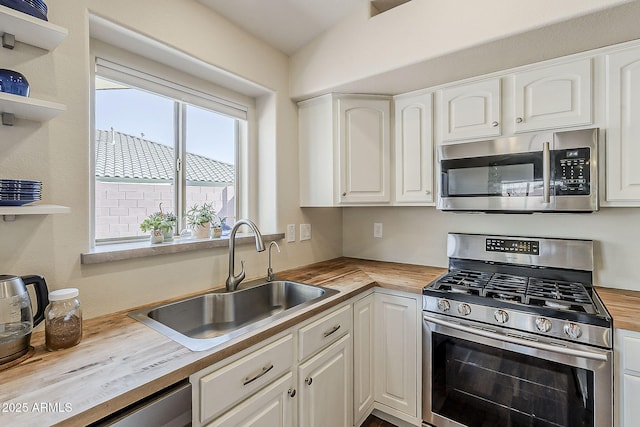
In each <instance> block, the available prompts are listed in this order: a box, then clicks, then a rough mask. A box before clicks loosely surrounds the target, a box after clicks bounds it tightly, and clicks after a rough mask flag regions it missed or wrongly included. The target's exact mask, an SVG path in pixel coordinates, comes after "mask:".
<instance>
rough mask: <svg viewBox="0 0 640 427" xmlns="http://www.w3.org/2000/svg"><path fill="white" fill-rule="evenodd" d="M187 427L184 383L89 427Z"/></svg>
mask: <svg viewBox="0 0 640 427" xmlns="http://www.w3.org/2000/svg"><path fill="white" fill-rule="evenodd" d="M190 425H191V384H190V383H189V381H188V380H184V381H181V382H179V383H176V384H174V385H172V386H169V387H167V388H165V389H163V390H160V391H159V392H157V393H154V394H152V395H151V396H148V397H146V398H144V399H142V400H140V401H138V402H136V403H134V404H133V405H130V406H127V407H126V408H124V409H122V410H120V411H118V412H116V413H114V414H112V415H109V416H108V417H106V418H103V419H102V420H100V421H97V422H95V423H93V424H91V426H95V427H103V426H116V427H184V426H190Z"/></svg>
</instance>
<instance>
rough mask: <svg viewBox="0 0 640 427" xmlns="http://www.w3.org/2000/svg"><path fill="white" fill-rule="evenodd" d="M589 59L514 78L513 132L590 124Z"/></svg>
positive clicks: (518, 75)
mask: <svg viewBox="0 0 640 427" xmlns="http://www.w3.org/2000/svg"><path fill="white" fill-rule="evenodd" d="M591 86H592V83H591V59H590V58H587V59H583V60H580V61H575V62H571V63H567V64H561V65H556V66H552V67H547V68H541V69H534V70H531V71H527V72H522V73H517V74H515V75H514V100H515V106H514V112H515V118H514V120H515V123H514V129H515V132H527V131H532V130H540V129H552V128H559V127H566V126H579V125H587V124H591V123H592V122H593V121H592V117H591V116H592V114H591V110H592V108H591V99H592V98H591Z"/></svg>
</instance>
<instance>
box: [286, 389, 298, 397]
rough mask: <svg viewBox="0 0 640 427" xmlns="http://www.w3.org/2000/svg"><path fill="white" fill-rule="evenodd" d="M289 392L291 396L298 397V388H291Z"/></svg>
mask: <svg viewBox="0 0 640 427" xmlns="http://www.w3.org/2000/svg"><path fill="white" fill-rule="evenodd" d="M287 394H289V397H296V389H295V388H290V389H289V391H288V392H287Z"/></svg>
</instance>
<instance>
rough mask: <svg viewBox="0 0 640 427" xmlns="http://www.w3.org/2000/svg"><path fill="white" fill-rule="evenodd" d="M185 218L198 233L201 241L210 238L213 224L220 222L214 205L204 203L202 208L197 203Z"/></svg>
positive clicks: (197, 235)
mask: <svg viewBox="0 0 640 427" xmlns="http://www.w3.org/2000/svg"><path fill="white" fill-rule="evenodd" d="M185 217H186V219H187V224H188V225H189V226H190V227H191V228H192V229H193V230H194V231H195V232H196V237H198V238H199V239H204V238H208V237H210V236H211V225H212V223H214V222H215V221H219V220H220V218H218V215H216V210H215V209H214V208H213V204H212V203H204V204H203V205H202V206H198V204H197V203H196V204H195V205H193V206H192V207H191V208H189V210H188V211H187V213H186V214H185Z"/></svg>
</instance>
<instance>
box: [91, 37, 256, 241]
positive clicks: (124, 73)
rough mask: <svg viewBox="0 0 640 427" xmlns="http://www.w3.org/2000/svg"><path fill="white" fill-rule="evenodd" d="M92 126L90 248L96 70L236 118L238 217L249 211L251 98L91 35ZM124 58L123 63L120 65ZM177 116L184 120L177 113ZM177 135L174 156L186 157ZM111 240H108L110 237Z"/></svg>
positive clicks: (180, 176)
mask: <svg viewBox="0 0 640 427" xmlns="http://www.w3.org/2000/svg"><path fill="white" fill-rule="evenodd" d="M90 45H91V55H90V57H91V61H92V65H93V66H92V67H91V73H90V82H91V100H90V101H91V108H90V112H91V120H90V124H91V129H90V141H91V150H90V155H91V157H90V174H91V175H90V177H91V179H90V194H91V197H90V236H89V239H90V241H89V245H90V247H91V248H94V247H95V246H96V244H101V242H98V243H97V242H96V239H95V234H96V233H95V226H96V224H95V218H96V215H95V212H96V211H95V209H96V207H95V95H94V94H95V78H96V75H98V76H100V77H104V78H107V79H113V80H114V81H117V82H121V83H124V84H128V85H131V86H132V87H136V88H140V89H142V90H148V91H150V92H153V93H157V94H158V95H163V96H167V97H169V98H172V99H175V100H178V101H183V102H185V103H188V104H191V105H194V106H197V107H202V108H205V109H208V110H212V111H214V112H217V113H220V114H224V115H227V116H229V117H232V118H235V119H238V120H239V121H237V122H236V123H239V125H238V126H237V129H236V138H237V141H238V142H237V145H236V154H235V169H236V172H235V173H236V177H235V179H236V184H235V187H236V190H235V191H236V207H235V209H236V217H238V218H241V217H244V216H246V215H247V213H248V212H250V211H252V210H253V208H251V206H250V205H251V200H253V199H255V195H252V194H249V185H248V183H249V182H250V179H249V177H248V173H249V168H248V165H245V164H244V162H246V161H247V156H248V153H249V152H251V151H253V150H252V149H251V148H250V146H251V145H252V143H251V141H250V138H251V133H252V131H251V127H252V121H253V117H254V115H255V108H256V107H255V99H253V98H251V97H248V96H245V95H242V94H239V93H237V92H234V91H231V90H229V89H225V88H222V87H220V86H217V85H215V84H213V83H210V82H207V81H204V80H202V79H200V78H199V77H196V76H193V75H191V74H189V73H188V72H187V71H182V70H177V69H175V68H171V67H168V66H166V65H163V64H159V63H157V62H154V61H152V60H149V59H147V58H143V57H141V56H139V55H135V54H133V53H130V52H127V51H125V50H122V49H120V48H117V47H114V46H111V45H108V44H105V43H103V42H101V41H98V40H94V39H92V40H91V44H90ZM123 64H126V65H123ZM175 119H176V121H178V120H183V117H180V116H179V115H177V117H176V118H175ZM177 138H178V139H179V141H180V143H179V147H178V149H179V151H178V156H180V157H181V158H183V157H184V153H183V152H182V150H183V148H184V142H183V141H184V135H177ZM185 170H186V168H184V167H182V168H181V171H180V172H176V178H175V179H176V184H178V180H179V181H180V182H182V181H185V182H186V172H185ZM181 187H182V184H180V185H176V189H177V196H176V197H177V204H176V209H177V210H178V211H179V212H183V211H184V210H185V208H186V206H185V195H184V194H183V192H182V191H180V190H178V188H181ZM109 243H111V242H109Z"/></svg>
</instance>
